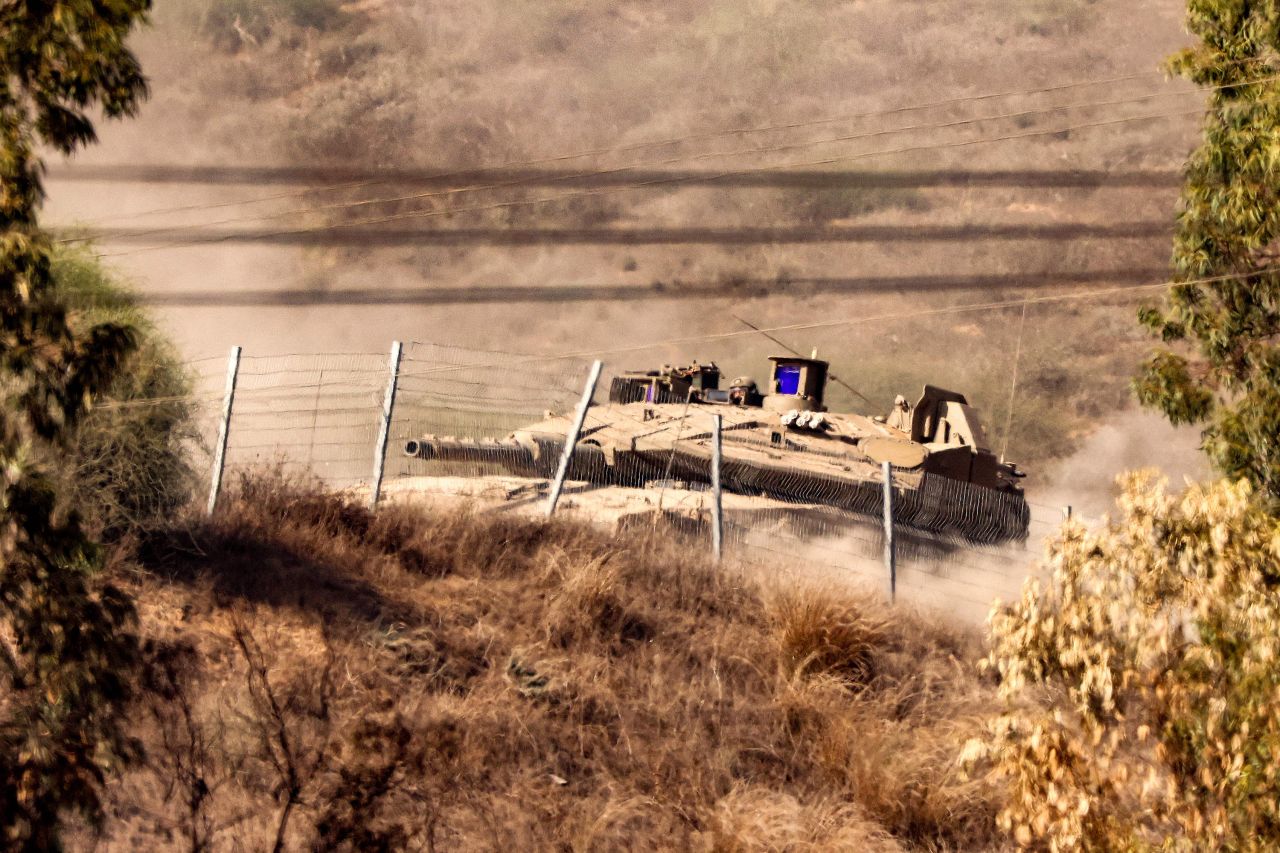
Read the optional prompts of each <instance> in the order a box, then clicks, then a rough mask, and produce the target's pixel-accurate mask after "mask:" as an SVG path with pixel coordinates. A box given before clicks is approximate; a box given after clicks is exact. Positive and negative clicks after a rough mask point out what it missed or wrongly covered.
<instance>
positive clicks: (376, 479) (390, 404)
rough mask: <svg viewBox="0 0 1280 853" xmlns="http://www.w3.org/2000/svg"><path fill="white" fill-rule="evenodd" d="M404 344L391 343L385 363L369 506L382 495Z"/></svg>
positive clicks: (371, 506)
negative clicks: (389, 355) (383, 475)
mask: <svg viewBox="0 0 1280 853" xmlns="http://www.w3.org/2000/svg"><path fill="white" fill-rule="evenodd" d="M403 351H404V346H403V345H402V344H401V343H400V341H393V342H392V344H391V360H390V362H389V363H388V365H387V369H388V372H389V374H390V375H389V376H388V377H387V393H386V395H385V396H384V397H383V398H382V420H381V421H380V422H379V424H378V444H377V447H376V448H374V451H373V485H372V486H371V487H370V488H369V508H370V509H373V508H374V507H376V506H377V505H378V499H379V498H381V497H382V474H383V472H384V471H385V470H386V467H387V439H388V438H389V437H390V435H391V415H392V413H393V412H394V411H395V405H396V388H397V387H399V385H400V355H401V353H402V352H403Z"/></svg>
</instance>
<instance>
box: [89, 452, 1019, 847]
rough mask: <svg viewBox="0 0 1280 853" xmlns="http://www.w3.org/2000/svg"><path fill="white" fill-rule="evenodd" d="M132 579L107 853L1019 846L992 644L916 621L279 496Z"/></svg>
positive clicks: (153, 560)
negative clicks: (985, 727) (120, 755)
mask: <svg viewBox="0 0 1280 853" xmlns="http://www.w3.org/2000/svg"><path fill="white" fill-rule="evenodd" d="M129 565H131V566H132V568H129V569H126V568H121V569H119V573H120V574H121V575H123V576H124V577H126V579H127V580H128V582H129V583H131V584H132V585H133V587H134V592H135V593H136V595H137V597H138V600H139V602H140V607H141V610H142V618H143V622H142V624H143V630H144V633H145V635H146V637H147V638H148V641H149V647H150V650H151V652H150V657H151V661H150V664H149V666H148V672H147V673H146V684H147V686H148V688H149V690H148V691H146V697H147V698H146V699H145V701H143V702H142V703H141V705H140V707H139V708H138V712H137V715H136V719H137V720H138V723H137V730H136V734H137V735H138V736H139V737H141V738H142V740H143V741H144V742H145V744H146V746H147V751H148V755H149V759H148V762H147V764H146V765H145V766H141V767H137V768H135V769H133V770H132V771H130V772H129V774H128V775H127V776H126V777H125V778H124V779H123V780H122V781H121V782H119V783H117V784H115V786H114V787H113V789H112V790H111V792H110V793H111V815H110V819H109V821H108V823H107V825H106V826H105V827H104V829H103V833H104V834H103V837H102V844H103V846H105V848H106V849H113V850H115V849H139V850H146V849H161V848H163V849H171V848H179V849H193V850H198V849H254V850H257V849H271V848H272V847H273V846H274V847H275V848H276V849H290V850H292V849H303V848H306V847H314V848H316V849H320V848H324V849H352V850H354V849H360V850H365V849H373V850H376V849H386V850H391V849H425V850H458V849H463V850H469V849H495V848H507V849H521V850H523V849H559V850H574V851H585V850H612V849H690V848H696V849H705V850H718V851H747V850H818V849H823V850H825V849H850V850H900V849H922V850H944V849H975V848H979V849H981V848H986V847H992V846H996V839H995V836H994V831H995V830H994V814H995V812H996V810H997V809H998V807H999V805H1000V803H999V799H998V792H996V791H994V790H992V789H990V788H987V787H983V786H981V785H978V784H975V783H969V782H964V781H962V780H961V779H960V778H959V776H958V775H957V771H956V765H955V756H956V755H957V753H958V749H959V746H960V745H961V744H962V743H963V742H964V740H965V739H966V737H968V736H969V735H971V734H973V733H974V730H975V725H976V724H975V723H974V722H973V720H974V718H975V716H976V714H977V712H978V711H979V710H980V709H981V707H982V706H983V705H985V704H986V703H988V702H989V701H990V697H991V688H990V686H989V685H986V684H984V683H982V682H981V681H980V680H979V679H978V677H977V676H976V675H975V674H974V669H973V667H972V666H971V664H970V661H971V660H972V659H973V658H975V657H976V656H977V649H976V648H975V641H974V639H973V638H972V637H969V636H967V635H964V634H960V633H952V632H949V631H948V630H945V629H941V628H938V627H937V626H935V625H933V624H930V623H928V622H926V621H925V620H923V619H920V618H918V617H915V616H912V615H911V614H909V613H894V614H892V618H889V615H888V614H886V613H884V612H882V608H883V605H880V604H877V603H875V602H871V601H865V600H860V599H857V598H850V597H848V596H845V595H842V594H839V593H836V592H832V591H808V590H800V589H788V590H777V591H770V590H766V589H763V588H762V587H760V586H759V585H757V584H755V583H754V582H748V581H745V580H743V579H742V576H741V575H739V574H738V573H736V572H734V571H731V570H717V569H715V568H714V567H712V566H711V565H709V564H707V563H705V562H704V561H703V560H702V559H701V558H700V557H695V556H691V555H690V553H689V552H688V551H687V550H685V549H684V548H682V547H681V545H680V544H679V543H678V542H671V541H661V540H655V539H653V538H648V539H646V538H641V537H640V536H638V535H637V536H635V537H624V538H616V537H609V536H607V535H604V534H602V533H600V532H598V531H595V530H592V529H590V528H587V527H583V526H578V525H574V524H565V523H552V524H543V523H540V522H535V521H528V520H521V519H515V518H507V517H504V516H502V515H500V514H487V515H479V514H466V513H462V514H450V515H438V514H431V515H428V514H423V513H421V512H420V511H416V510H413V509H411V508H405V507H394V506H393V507H387V508H386V509H384V510H383V511H380V512H379V513H377V514H372V513H369V512H368V511H366V510H365V509H363V508H362V507H360V506H358V505H356V504H354V503H352V502H350V501H348V500H345V499H343V498H341V497H339V496H335V495H332V494H327V493H324V492H322V491H319V490H317V489H314V488H311V487H307V486H303V485H299V484H296V483H292V484H290V483H285V482H283V481H281V480H280V479H278V478H272V477H265V478H258V479H246V480H244V481H243V482H241V483H240V485H239V488H238V490H237V494H236V495H235V497H233V499H231V500H229V501H228V502H227V504H226V506H225V508H224V509H223V510H222V511H220V513H219V515H218V516H217V517H216V518H214V519H212V520H203V519H198V518H191V519H184V520H178V521H175V522H174V524H173V525H172V526H171V527H170V528H169V529H168V530H166V531H163V532H161V533H158V534H155V535H153V536H152V537H151V538H150V539H148V540H146V541H142V542H140V543H138V544H137V545H136V547H135V548H134V550H133V554H132V557H131V558H130V559H129V560H127V561H122V566H129ZM81 841H84V843H85V844H86V845H87V843H88V839H87V837H86V838H85V839H81Z"/></svg>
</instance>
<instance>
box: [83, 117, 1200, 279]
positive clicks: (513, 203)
mask: <svg viewBox="0 0 1280 853" xmlns="http://www.w3.org/2000/svg"><path fill="white" fill-rule="evenodd" d="M1201 112H1202V110H1201V109H1195V110H1185V111H1178V112H1165V113H1148V114H1145V115H1139V116H1129V117H1125V118H1118V119H1106V120H1101V121H1093V122H1084V123H1080V124H1074V125H1067V126H1061V127H1056V128H1052V129H1046V130H1033V131H1024V132H1021V133H1011V134H1005V135H1001V136H994V137H983V138H978V139H970V140H958V141H953V142H946V143H935V144H929V145H909V146H901V147H898V148H888V149H881V150H878V151H867V152H862V153H860V154H852V155H843V156H839V157H828V158H824V159H821V160H811V161H807V162H804V163H784V164H778V165H776V166H762V167H756V168H753V169H746V170H742V169H739V170H728V171H724V172H721V173H720V175H719V176H718V177H720V178H728V177H732V176H735V175H738V174H743V173H749V172H765V171H780V170H784V169H789V168H795V167H813V166H827V165H835V164H837V163H845V162H854V161H858V160H864V159H869V158H872V157H881V156H887V155H892V154H908V153H916V152H921V151H936V150H943V149H948V148H965V147H970V146H974V145H985V144H990V143H995V142H1006V141H1010V140H1015V139H1029V138H1034V137H1040V136H1056V135H1059V134H1063V133H1070V132H1072V131H1076V130H1085V129H1090V128H1098V127H1110V126H1115V125H1120V124H1127V123H1131V122H1139V121H1154V120H1159V119H1163V118H1177V117H1183V116H1190V115H1199V114H1200V113H1201ZM707 180H715V177H712V178H708V179H707ZM681 182H682V181H681V179H679V178H673V179H667V180H660V181H651V182H647V183H636V184H631V185H628V186H624V187H615V188H608V189H601V190H586V191H582V192H572V193H562V194H559V195H553V196H543V197H540V198H533V199H519V200H510V201H502V202H492V203H488V204H481V205H472V206H470V207H459V208H452V209H449V210H425V211H424V210H419V211H408V212H404V213H398V214H389V215H387V216H381V217H371V218H367V219H358V220H352V221H350V222H338V223H329V224H326V225H317V226H306V227H300V228H291V229H279V230H277V231H274V232H269V233H270V234H271V235H272V236H275V237H283V236H287V235H290V234H305V233H314V232H322V231H337V230H341V229H344V228H356V227H360V226H366V225H383V224H386V223H389V222H399V221H405V220H408V219H430V218H435V217H439V216H454V215H456V214H458V213H474V212H479V211H489V210H500V209H504V208H512V207H524V206H531V205H538V204H548V203H551V202H556V201H564V200H566V199H572V198H583V197H588V196H596V195H604V194H608V193H611V192H618V191H626V190H637V189H647V188H654V187H659V186H671V185H676V184H679V183H681ZM227 239H231V236H228V237H227ZM204 242H206V243H215V242H219V241H218V240H214V239H209V240H207V241H204ZM189 245H193V244H192V243H190V242H187V241H175V242H172V243H166V244H161V245H158V246H149V247H143V248H139V249H132V250H128V251H123V252H106V253H101V256H102V257H119V256H122V255H134V254H141V253H143V252H151V251H159V250H162V249H175V248H183V247H186V246H189Z"/></svg>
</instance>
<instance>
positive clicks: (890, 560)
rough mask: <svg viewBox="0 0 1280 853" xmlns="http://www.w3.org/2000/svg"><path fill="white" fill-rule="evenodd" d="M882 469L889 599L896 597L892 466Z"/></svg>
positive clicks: (896, 576)
mask: <svg viewBox="0 0 1280 853" xmlns="http://www.w3.org/2000/svg"><path fill="white" fill-rule="evenodd" d="M881 470H883V471H884V567H885V568H886V569H888V570H889V601H891V602H893V601H897V599H898V555H897V553H896V552H895V550H894V546H893V466H892V465H890V464H889V463H888V462H884V463H882V464H881Z"/></svg>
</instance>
